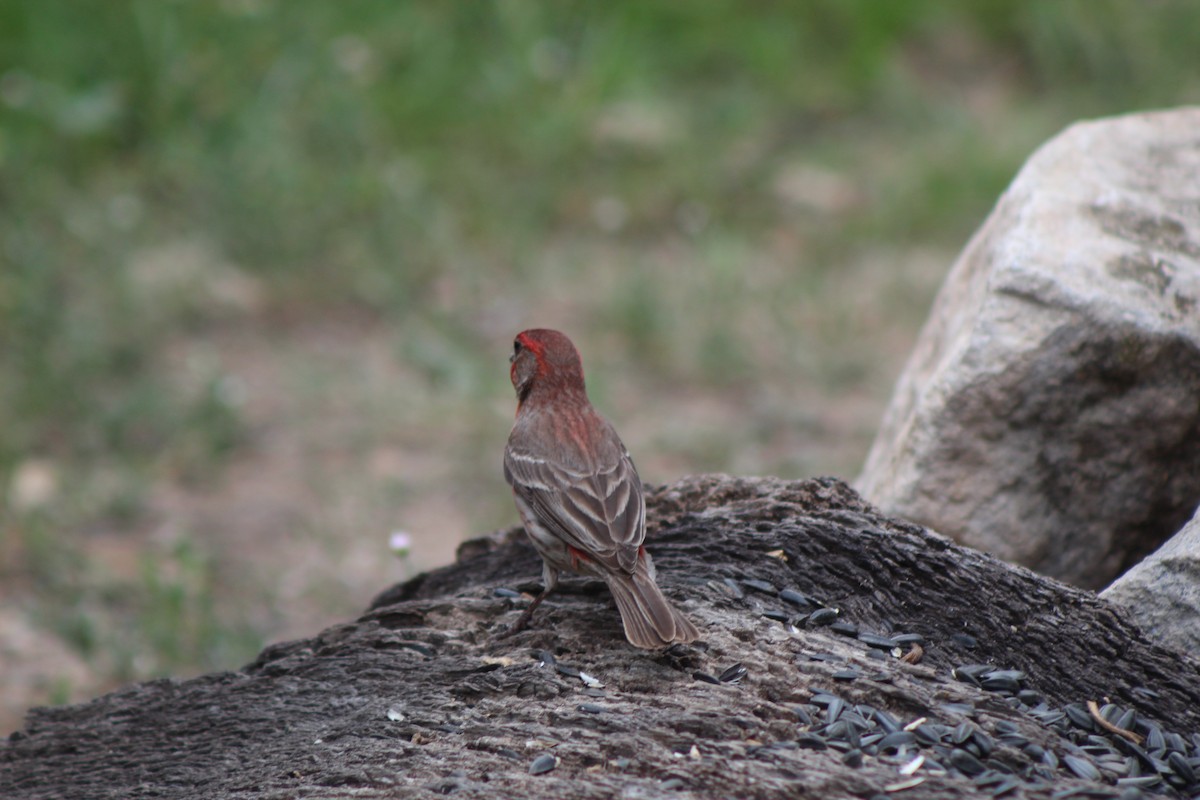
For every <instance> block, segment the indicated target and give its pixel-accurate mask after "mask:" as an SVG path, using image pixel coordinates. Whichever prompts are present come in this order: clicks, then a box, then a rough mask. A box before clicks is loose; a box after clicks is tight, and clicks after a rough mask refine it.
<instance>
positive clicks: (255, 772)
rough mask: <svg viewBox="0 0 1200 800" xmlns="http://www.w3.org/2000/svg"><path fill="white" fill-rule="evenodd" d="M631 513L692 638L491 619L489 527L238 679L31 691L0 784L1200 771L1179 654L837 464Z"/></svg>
mask: <svg viewBox="0 0 1200 800" xmlns="http://www.w3.org/2000/svg"><path fill="white" fill-rule="evenodd" d="M647 510H648V516H649V519H650V523H651V530H650V532H649V538H648V541H649V543H650V544H649V546H650V549H651V550H652V551H653V553H654V556H655V559H656V562H657V565H658V568H659V577H660V582H661V584H662V586H663V587H664V590H665V591H666V592H667V593H668V594H670V595H671V596H672V597H673V598H674V599H675V600H676V602H678V603H679V605H680V606H681V607H682V608H683V609H684V610H685V611H686V613H688V614H689V615H690V616H691V617H692V619H693V620H694V621H695V622H696V623H697V624H698V626H699V627H700V628H701V630H702V631H703V633H704V639H703V641H702V642H701V643H700V644H699V645H697V646H694V647H677V648H673V649H672V650H668V651H666V652H647V651H640V650H636V649H634V648H632V647H630V646H628V645H627V644H626V643H625V641H624V639H623V637H622V634H621V628H620V621H619V619H618V616H617V614H616V611H615V609H614V607H613V605H612V601H611V599H610V598H609V596H608V594H607V591H606V590H605V588H604V587H603V585H602V584H600V583H598V582H595V581H583V580H579V579H576V580H568V581H566V582H565V583H564V586H563V589H564V591H563V592H562V593H561V594H556V595H555V596H553V597H552V598H551V599H550V600H548V601H547V602H546V603H545V604H544V605H543V609H544V613H542V612H539V614H538V616H537V617H535V620H534V625H535V627H534V628H533V629H531V630H528V631H525V632H523V633H520V634H517V635H516V636H513V637H510V638H497V637H496V636H495V633H496V632H497V631H499V630H502V629H503V627H504V626H505V625H506V624H507V623H509V622H511V621H512V620H513V619H515V617H516V616H517V615H518V613H519V607H520V606H522V605H524V603H525V602H528V598H523V599H522V598H515V597H512V596H511V595H512V592H511V590H510V589H506V588H505V587H514V586H516V587H519V588H524V589H531V588H533V587H532V586H523V585H522V582H523V581H526V580H528V579H529V578H531V577H532V576H536V575H537V574H539V571H540V570H539V562H538V559H537V557H536V555H535V554H534V552H533V550H532V548H530V547H529V546H528V545H527V544H525V543H524V541H523V537H517V536H514V535H513V532H509V533H508V534H506V535H498V536H496V537H492V538H491V539H487V540H476V541H474V542H471V543H468V544H467V545H464V547H463V548H462V551H461V553H460V558H459V561H458V563H456V564H454V565H451V566H449V567H446V568H444V569H441V570H438V571H435V572H432V573H428V574H426V575H423V576H419V577H417V578H415V579H413V580H412V581H409V582H407V583H405V584H402V585H399V586H397V587H394V588H393V589H391V590H389V591H387V592H385V593H384V594H382V595H380V597H379V598H378V599H377V600H376V601H375V603H374V604H373V607H372V608H371V609H370V610H368V611H367V612H366V613H365V614H364V615H363V616H362V617H361V618H360V619H358V620H356V621H354V622H350V623H347V624H344V625H339V626H336V627H333V628H330V629H328V630H326V631H324V632H323V633H321V634H320V635H318V636H316V637H314V638H312V639H308V640H304V641H295V642H287V643H282V644H277V645H274V646H271V647H268V648H267V649H266V650H264V651H263V653H262V654H261V655H260V656H259V658H258V659H257V660H256V661H255V662H254V663H252V664H250V665H248V666H246V667H245V668H243V669H241V670H238V671H236V672H226V673H219V674H213V675H207V676H203V677H200V678H195V679H192V680H186V681H175V680H160V681H153V682H150V683H144V684H140V685H136V686H130V687H128V688H126V689H123V690H120V691H118V692H115V693H113V694H110V695H107V696H104V697H100V698H98V699H96V700H93V701H91V702H89V703H86V704H83V705H78V706H71V707H64V708H45V709H38V710H35V711H33V712H32V713H31V714H30V717H29V719H28V721H27V724H26V727H25V728H24V730H22V731H20V732H18V733H16V734H14V735H13V736H12V737H10V739H9V740H8V741H6V742H0V797H4V798H5V799H6V800H32V798H145V797H172V798H189V797H197V798H199V797H203V798H217V799H220V798H292V797H315V796H320V797H331V796H337V797H363V798H388V797H414V796H434V795H439V794H451V795H453V796H455V797H463V798H509V797H512V798H531V797H582V798H591V797H595V798H601V797H605V798H607V797H616V796H623V797H639V798H709V797H712V798H720V797H739V798H777V797H778V798H782V797H796V796H811V797H822V798H851V797H855V798H864V797H871V796H873V795H875V794H877V793H880V792H885V791H890V792H899V791H901V790H903V789H904V787H910V788H913V789H916V787H917V786H918V785H919V787H920V788H919V790H918V791H914V792H907V791H906V792H904V793H903V794H897V795H896V796H899V797H918V796H919V797H922V798H958V797H973V796H986V795H1003V796H1009V797H1028V798H1049V797H1052V796H1054V797H1061V796H1065V795H1062V794H1056V793H1061V792H1063V791H1065V790H1072V789H1076V790H1079V791H1080V792H1085V793H1087V794H1085V795H1081V796H1115V795H1116V793H1117V791H1118V787H1117V786H1116V785H1115V782H1116V781H1117V780H1118V779H1123V780H1125V781H1130V780H1132V781H1135V782H1136V781H1141V782H1142V783H1146V784H1150V786H1149V787H1148V789H1159V790H1163V791H1165V792H1166V793H1167V794H1168V795H1170V796H1191V795H1192V794H1195V793H1196V792H1200V783H1197V782H1196V775H1195V774H1194V772H1195V770H1194V769H1193V765H1194V766H1196V767H1200V737H1197V736H1194V735H1193V734H1194V733H1195V732H1197V731H1200V682H1197V680H1196V674H1197V670H1200V663H1198V662H1196V661H1195V660H1192V659H1191V658H1190V657H1188V656H1186V655H1184V654H1183V653H1180V652H1178V651H1175V650H1172V649H1169V648H1165V647H1162V646H1160V645H1158V644H1155V643H1154V642H1152V641H1149V640H1147V639H1146V638H1145V637H1144V635H1143V634H1142V633H1141V631H1140V630H1139V629H1138V628H1137V627H1136V626H1134V625H1132V624H1131V623H1130V622H1129V621H1128V619H1127V617H1126V616H1125V615H1124V613H1123V612H1122V611H1121V610H1120V609H1119V608H1118V607H1116V606H1112V605H1110V604H1108V603H1106V602H1104V601H1102V600H1100V599H1098V598H1097V597H1096V596H1095V595H1094V594H1092V593H1090V592H1083V591H1080V590H1078V589H1074V588H1071V587H1069V586H1066V585H1064V584H1060V583H1058V582H1056V581H1054V580H1051V579H1047V578H1044V577H1041V576H1039V575H1036V574H1035V573H1032V572H1030V571H1028V570H1026V569H1023V568H1020V567H1012V566H1010V565H1007V564H1004V563H1003V562H1001V561H999V560H997V559H995V558H993V557H991V556H987V555H984V554H982V553H979V552H976V551H972V550H967V549H964V548H961V547H959V546H957V545H955V544H953V543H951V542H950V541H949V540H948V539H945V538H944V537H941V536H938V535H936V534H932V533H930V532H928V531H926V530H924V529H922V528H919V527H917V526H915V525H912V524H910V523H907V522H903V521H898V520H894V519H888V518H885V517H882V516H880V515H879V514H878V512H877V511H875V510H874V509H873V508H871V507H870V506H869V505H867V504H866V503H865V502H863V501H862V499H861V498H859V497H858V496H857V495H856V494H855V493H854V492H853V491H852V490H851V489H850V488H849V487H847V486H846V485H845V484H842V483H841V482H839V481H836V480H833V479H819V480H813V481H801V482H793V483H789V482H784V481H779V480H773V479H734V478H728V477H724V476H701V477H697V478H690V479H684V480H682V481H680V482H678V483H676V484H673V485H670V486H667V487H663V488H661V489H658V490H654V491H652V492H651V493H650V494H649V495H648V497H647ZM497 588H500V591H497ZM801 595H803V596H805V597H807V598H814V599H819V600H821V601H822V602H823V603H824V604H826V605H824V606H820V607H818V606H814V605H812V604H811V603H810V602H808V601H806V600H805V599H804V597H802V596H801ZM832 608H836V609H838V612H837V613H836V614H834V612H832V611H831V610H830V609H832ZM811 614H818V616H819V617H826V618H827V617H830V616H836V622H834V624H832V625H830V624H823V625H818V624H816V620H811V621H809V622H804V621H802V620H805V619H806V618H809V617H810V615H811ZM826 622H828V620H826ZM904 634H911V635H915V636H917V637H919V638H920V640H921V642H922V644H921V647H922V648H923V651H924V653H923V657H922V658H920V659H919V663H915V664H911V663H906V662H905V661H902V660H901V659H900V658H897V657H896V655H895V652H900V653H904V654H914V655H909V658H914V657H915V651H914V645H913V643H912V642H913V641H914V639H913V638H912V636H909V637H905V636H904ZM873 637H874V638H873ZM889 640H890V641H889ZM893 651H895V652H893ZM739 664H740V665H741V668H739V667H738V666H737V665H739ZM970 664H976V665H977V666H969V665H970ZM956 667H960V669H958V672H957V675H958V679H955V677H954V675H953V674H952V670H953V669H955V668H956ZM580 671H582V673H583V674H580ZM585 675H586V676H588V678H589V679H590V678H593V677H594V679H595V680H597V681H599V682H601V683H602V684H603V686H602V687H600V686H594V685H593V686H589V682H588V680H585V677H584V676H585ZM706 676H717V678H716V681H717V682H716V683H713V682H711V681H712V678H711V677H706ZM722 678H724V680H722ZM1016 691H1020V692H1021V694H1020V695H1019V696H1017V697H1014V696H1012V695H1013V693H1014V692H1016ZM1089 700H1094V701H1096V702H1097V703H1098V704H1100V705H1099V706H1098V708H1102V711H1101V713H1102V715H1103V714H1107V715H1108V717H1107V718H1110V721H1109V724H1110V725H1112V726H1113V727H1120V728H1122V729H1123V730H1125V731H1127V733H1126V734H1114V733H1110V732H1107V731H1106V730H1105V729H1104V728H1102V727H1101V726H1100V725H1099V723H1095V722H1093V721H1092V719H1091V718H1090V717H1089V715H1088V712H1087V711H1086V710H1084V704H1086V702H1087V701H1089ZM1109 703H1111V705H1109ZM922 718H924V720H925V721H924V722H923V723H918V721H919V720H921V719H922ZM1113 720H1115V721H1116V722H1112V721H1113ZM1117 723H1119V724H1117ZM900 726H908V727H910V728H912V730H911V731H908V732H905V731H898V730H894V729H895V728H897V727H900ZM888 731H890V733H887V735H889V736H891V737H892V738H891V739H890V740H885V739H882V738H880V737H882V736H883V735H884V733H885V732H888ZM1126 736H1130V737H1134V738H1138V739H1140V740H1141V741H1142V745H1140V746H1139V745H1135V744H1134V743H1133V742H1131V741H1127V739H1126V738H1125V737H1126ZM1143 736H1144V737H1146V738H1144V739H1141V737H1143ZM885 741H886V742H890V744H885ZM922 758H923V759H925V760H924V761H918V759H922ZM535 765H536V766H537V767H539V768H547V769H548V771H546V772H544V773H542V774H531V768H533V767H534V766H535ZM906 765H907V768H908V769H909V770H910V771H911V774H904V773H903V772H902V770H904V769H905V768H906ZM1160 767H1161V769H1160ZM1121 788H1129V784H1123V785H1122V786H1121ZM1097 792H1099V793H1100V794H1097Z"/></svg>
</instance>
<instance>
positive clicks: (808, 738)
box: [796, 731, 829, 750]
mask: <svg viewBox="0 0 1200 800" xmlns="http://www.w3.org/2000/svg"><path fill="white" fill-rule="evenodd" d="M796 744H797V745H798V746H799V747H800V748H802V749H804V750H824V749H825V748H827V747H828V746H829V745H827V744H825V739H824V738H822V737H821V735H820V734H817V733H812V732H811V731H802V732H801V733H800V734H798V735H797V736H796Z"/></svg>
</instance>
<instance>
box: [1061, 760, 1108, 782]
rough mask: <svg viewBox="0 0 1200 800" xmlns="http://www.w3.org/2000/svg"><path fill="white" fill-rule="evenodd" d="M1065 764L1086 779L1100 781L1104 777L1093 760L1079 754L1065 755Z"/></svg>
mask: <svg viewBox="0 0 1200 800" xmlns="http://www.w3.org/2000/svg"><path fill="white" fill-rule="evenodd" d="M1063 766H1065V767H1066V768H1067V769H1069V770H1071V772H1074V773H1075V775H1076V777H1079V778H1083V779H1084V780H1085V781H1098V780H1101V779H1102V778H1103V777H1104V776H1103V775H1101V774H1100V770H1098V769H1096V767H1095V765H1094V764H1092V762H1090V761H1088V760H1087V759H1084V758H1080V757H1079V756H1063Z"/></svg>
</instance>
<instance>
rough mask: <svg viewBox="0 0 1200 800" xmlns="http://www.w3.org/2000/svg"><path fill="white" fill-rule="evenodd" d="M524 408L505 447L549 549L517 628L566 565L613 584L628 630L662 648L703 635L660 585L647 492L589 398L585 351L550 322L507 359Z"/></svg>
mask: <svg viewBox="0 0 1200 800" xmlns="http://www.w3.org/2000/svg"><path fill="white" fill-rule="evenodd" d="M509 362H510V363H511V365H512V366H511V368H510V370H509V376H510V377H511V379H512V385H513V389H515V390H516V393H517V413H516V419H515V421H514V422H513V427H512V432H511V433H510V434H509V437H508V443H507V445H506V447H505V449H504V478H505V480H506V481H507V482H508V484H509V485H510V486H511V487H512V493H513V499H514V500H515V502H516V506H517V512H518V513H519V514H520V517H521V522H522V523H523V524H524V526H525V533H526V535H527V536H528V537H529V541H530V542H531V543H532V544H533V547H534V549H536V550H537V552H538V554H539V555H540V556H541V557H542V579H543V580H542V585H543V588H542V592H541V594H539V595H538V596H537V597H536V598H535V599H534V601H533V602H532V603H531V604H530V605H529V607H528V608H527V609H526V610H525V612H524V613H523V614H522V615H521V617H520V619H518V620H517V622H516V623H514V625H513V626H512V627H511V628H510V629H509V632H510V633H515V632H516V631H519V630H521V629H523V628H524V627H525V626H526V625H527V624H528V623H529V620H530V619H531V618H532V616H533V612H534V610H535V609H536V608H537V607H538V606H539V605H540V604H541V603H542V601H543V600H545V599H546V596H547V595H549V594H550V592H552V591H553V590H554V588H555V586H557V584H558V577H559V573H560V572H562V571H564V570H566V571H570V572H576V573H580V574H583V575H590V576H594V577H598V578H601V579H603V580H604V582H605V583H606V584H608V588H609V591H611V592H612V596H613V599H614V600H615V601H616V604H617V609H618V611H620V613H621V621H622V623H623V625H624V629H625V638H626V639H628V640H629V643H630V644H632V645H634V646H635V647H640V648H643V649H655V648H660V647H665V646H668V645H671V644H673V643H687V642H692V641H695V640H696V639H698V638H700V631H699V630H697V628H696V626H695V625H693V624H692V622H691V621H690V620H688V619H687V618H686V617H685V616H683V614H682V613H680V612H679V610H678V609H676V608H675V607H674V606H673V605H672V604H671V602H670V601H669V600H667V598H666V597H664V596H663V594H662V592H661V591H660V590H659V588H658V585H657V583H656V580H655V570H654V562H653V561H652V560H651V558H650V554H649V553H648V552H646V547H645V544H644V543H645V539H646V501H645V497H644V495H643V493H642V481H641V478H639V477H638V473H637V468H636V467H634V464H633V459H632V458H630V456H629V452H628V451H627V450H626V449H625V445H624V444H623V443H622V442H621V438H620V437H619V436H618V435H617V432H616V429H614V428H613V426H612V425H611V424H610V423H609V422H608V420H606V419H605V418H604V417H602V416H601V415H600V414H599V413H598V412H597V411H596V410H595V409H594V408H593V407H592V404H591V401H589V400H588V396H587V390H586V388H585V386H584V380H583V362H582V360H581V359H580V356H579V351H578V350H576V349H575V345H574V344H572V343H571V340H570V339H569V338H567V336H566V335H565V334H563V333H561V332H559V331H555V330H550V329H547V328H534V329H530V330H526V331H522V332H521V333H519V334H517V336H516V338H515V339H514V341H513V352H512V356H511V357H510V358H509Z"/></svg>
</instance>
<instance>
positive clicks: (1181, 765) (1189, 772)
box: [1167, 750, 1196, 786]
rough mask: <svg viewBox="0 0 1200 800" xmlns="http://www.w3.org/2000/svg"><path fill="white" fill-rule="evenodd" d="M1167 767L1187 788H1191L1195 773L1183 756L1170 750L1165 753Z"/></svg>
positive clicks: (1194, 780)
mask: <svg viewBox="0 0 1200 800" xmlns="http://www.w3.org/2000/svg"><path fill="white" fill-rule="evenodd" d="M1167 766H1169V767H1170V768H1171V769H1172V770H1174V771H1175V774H1176V775H1178V776H1179V777H1180V778H1183V782H1184V784H1185V785H1187V786H1191V785H1192V784H1193V783H1195V782H1196V771H1195V770H1193V769H1192V765H1191V764H1189V763H1188V760H1187V759H1186V758H1184V756H1183V754H1182V753H1180V752H1178V751H1176V750H1172V751H1171V752H1170V753H1167Z"/></svg>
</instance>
